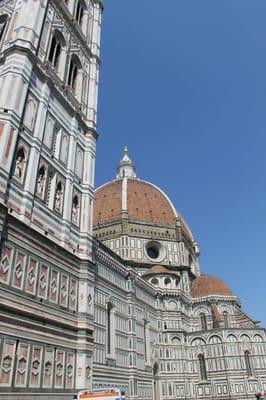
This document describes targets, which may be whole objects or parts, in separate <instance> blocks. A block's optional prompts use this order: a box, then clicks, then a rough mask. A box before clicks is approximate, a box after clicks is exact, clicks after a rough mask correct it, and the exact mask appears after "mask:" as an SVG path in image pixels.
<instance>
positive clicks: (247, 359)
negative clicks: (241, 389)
mask: <svg viewBox="0 0 266 400" xmlns="http://www.w3.org/2000/svg"><path fill="white" fill-rule="evenodd" d="M244 358H245V365H246V370H247V374H248V376H253V368H252V361H251V357H250V352H249V351H248V350H246V351H245V353H244Z"/></svg>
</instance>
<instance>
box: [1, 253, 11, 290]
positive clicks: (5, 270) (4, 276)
mask: <svg viewBox="0 0 266 400" xmlns="http://www.w3.org/2000/svg"><path fill="white" fill-rule="evenodd" d="M12 255H13V249H11V247H7V246H6V247H4V249H3V252H2V258H1V262H0V282H3V283H9V277H10V273H11V263H12Z"/></svg>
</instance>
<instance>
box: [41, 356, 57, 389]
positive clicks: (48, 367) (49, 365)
mask: <svg viewBox="0 0 266 400" xmlns="http://www.w3.org/2000/svg"><path fill="white" fill-rule="evenodd" d="M53 371H54V350H53V349H46V350H45V356H44V369H43V387H45V388H49V387H52V383H53Z"/></svg>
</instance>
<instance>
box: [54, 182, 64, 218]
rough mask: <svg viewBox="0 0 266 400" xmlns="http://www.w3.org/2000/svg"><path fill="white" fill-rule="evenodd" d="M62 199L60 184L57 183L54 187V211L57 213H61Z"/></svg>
mask: <svg viewBox="0 0 266 400" xmlns="http://www.w3.org/2000/svg"><path fill="white" fill-rule="evenodd" d="M62 197H63V192H62V184H61V182H59V183H58V185H57V187H56V193H55V209H56V210H57V211H59V212H60V211H61V208H62Z"/></svg>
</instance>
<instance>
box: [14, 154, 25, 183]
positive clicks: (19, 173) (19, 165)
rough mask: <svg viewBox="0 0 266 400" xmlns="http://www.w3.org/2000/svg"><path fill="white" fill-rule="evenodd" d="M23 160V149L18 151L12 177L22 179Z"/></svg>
mask: <svg viewBox="0 0 266 400" xmlns="http://www.w3.org/2000/svg"><path fill="white" fill-rule="evenodd" d="M24 159H25V155H24V151H23V149H19V151H18V153H17V158H16V161H15V169H14V176H15V177H17V178H18V179H21V178H22V174H23V163H24Z"/></svg>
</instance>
